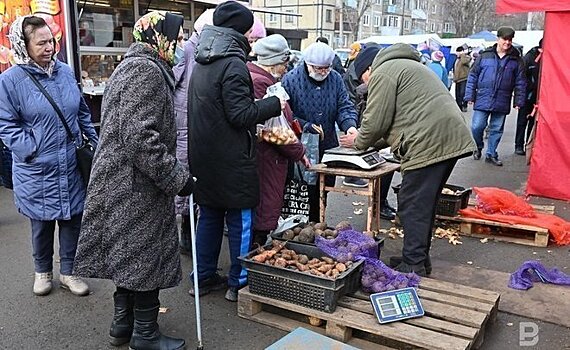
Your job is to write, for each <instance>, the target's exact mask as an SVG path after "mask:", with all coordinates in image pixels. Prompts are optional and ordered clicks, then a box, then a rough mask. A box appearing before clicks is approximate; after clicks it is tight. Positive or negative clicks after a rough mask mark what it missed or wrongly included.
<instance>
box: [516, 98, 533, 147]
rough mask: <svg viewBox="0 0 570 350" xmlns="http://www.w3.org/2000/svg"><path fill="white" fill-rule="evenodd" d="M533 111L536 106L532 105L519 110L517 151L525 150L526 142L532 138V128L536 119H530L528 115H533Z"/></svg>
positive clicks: (529, 104) (528, 104)
mask: <svg viewBox="0 0 570 350" xmlns="http://www.w3.org/2000/svg"><path fill="white" fill-rule="evenodd" d="M533 109H534V105H533V104H532V103H527V104H526V105H525V106H524V107H522V108H521V109H519V113H518V115H517V131H516V133H515V149H522V150H524V146H525V144H526V141H527V140H528V138H529V137H530V133H531V131H532V127H533V126H534V117H530V118H529V117H528V115H529V114H530V113H532V110H533ZM525 136H526V139H525Z"/></svg>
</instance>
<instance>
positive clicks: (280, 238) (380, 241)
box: [270, 223, 384, 258]
mask: <svg viewBox="0 0 570 350" xmlns="http://www.w3.org/2000/svg"><path fill="white" fill-rule="evenodd" d="M305 225H306V224H304V223H300V224H298V225H296V226H294V227H291V229H294V228H295V227H298V226H301V227H304V226H305ZM328 228H330V229H331V230H334V227H328ZM285 231H286V230H285ZM285 231H282V232H272V233H271V235H270V236H271V238H272V239H276V240H278V241H285V239H283V234H284V233H285ZM374 240H375V241H376V243H378V258H380V253H381V251H382V248H384V237H377V238H374ZM290 242H291V243H294V244H302V245H308V246H311V247H316V244H315V243H314V242H313V243H309V242H299V241H290Z"/></svg>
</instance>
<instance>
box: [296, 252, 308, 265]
mask: <svg viewBox="0 0 570 350" xmlns="http://www.w3.org/2000/svg"><path fill="white" fill-rule="evenodd" d="M298 257H299V259H298V260H299V263H301V264H303V265H306V264H307V263H308V262H309V257H308V256H306V255H305V254H299V255H298Z"/></svg>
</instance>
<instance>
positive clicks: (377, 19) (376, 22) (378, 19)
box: [374, 16, 380, 27]
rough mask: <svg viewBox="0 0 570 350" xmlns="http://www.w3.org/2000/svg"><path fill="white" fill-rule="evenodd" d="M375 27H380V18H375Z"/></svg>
mask: <svg viewBox="0 0 570 350" xmlns="http://www.w3.org/2000/svg"><path fill="white" fill-rule="evenodd" d="M374 27H380V16H374Z"/></svg>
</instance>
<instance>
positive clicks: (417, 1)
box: [412, 0, 420, 10]
mask: <svg viewBox="0 0 570 350" xmlns="http://www.w3.org/2000/svg"><path fill="white" fill-rule="evenodd" d="M412 8H413V9H414V10H419V9H420V0H414V6H413V7H412Z"/></svg>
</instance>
